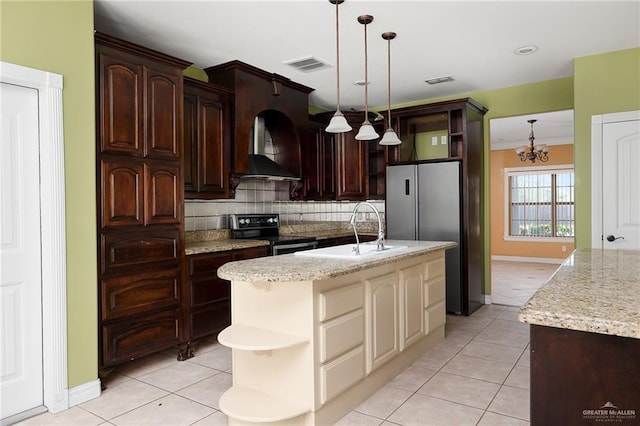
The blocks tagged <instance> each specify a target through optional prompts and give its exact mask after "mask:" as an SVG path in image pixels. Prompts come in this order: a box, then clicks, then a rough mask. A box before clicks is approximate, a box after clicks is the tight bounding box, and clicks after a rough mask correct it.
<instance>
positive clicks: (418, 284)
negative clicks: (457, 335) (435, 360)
mask: <svg viewBox="0 0 640 426" xmlns="http://www.w3.org/2000/svg"><path fill="white" fill-rule="evenodd" d="M416 244H417V245H420V244H419V243H416ZM443 247H444V248H448V247H450V246H446V245H445V246H443ZM443 247H438V249H433V248H432V249H430V250H424V248H423V250H418V251H417V254H416V252H415V251H412V250H408V251H407V252H406V253H404V254H401V255H399V256H395V257H394V258H392V259H389V258H387V259H379V260H378V261H376V262H373V263H370V264H368V265H366V264H363V263H351V262H349V261H327V260H323V259H308V258H307V259H304V260H303V259H300V257H298V256H293V255H291V256H290V257H287V256H279V257H277V258H262V259H256V260H253V261H243V262H233V263H231V264H227V265H225V267H226V266H231V265H233V266H232V267H233V268H236V269H235V270H237V271H245V274H244V275H242V276H241V277H242V278H245V279H244V280H242V281H240V280H234V279H233V278H234V276H233V274H227V273H226V272H225V271H224V268H225V267H223V270H222V274H221V275H225V276H224V277H227V278H231V279H232V296H231V299H232V306H233V308H232V325H231V326H230V327H228V328H227V329H225V330H224V331H223V332H221V333H220V335H219V336H218V340H219V341H220V343H221V344H223V345H226V346H228V347H231V348H232V349H233V355H232V360H233V386H232V387H231V389H229V390H228V391H227V392H226V393H225V394H224V395H223V396H222V397H221V398H220V402H219V406H220V409H221V410H222V411H223V412H224V413H225V414H226V415H227V416H228V417H229V424H230V425H234V424H257V423H260V424H265V423H267V424H268V423H274V424H276V423H277V424H296V425H300V424H306V425H316V424H317V425H324V424H333V423H335V422H336V421H338V420H339V419H340V418H342V417H344V416H345V415H346V414H348V413H349V412H350V411H351V410H353V409H354V408H355V407H356V406H357V405H358V404H360V403H361V402H362V401H364V400H365V399H367V398H368V397H369V396H370V395H372V394H373V393H375V392H376V391H377V390H378V389H380V388H381V387H383V386H384V385H385V384H386V383H388V382H389V381H390V380H391V379H393V377H395V376H396V375H397V374H399V373H400V372H402V371H403V370H404V369H405V368H407V367H408V366H410V365H411V364H412V363H413V362H415V360H417V359H418V358H420V357H421V356H422V355H423V354H424V352H425V351H426V350H427V349H429V348H430V347H433V346H435V345H436V344H437V343H439V342H440V341H442V340H443V339H444V324H445V319H446V314H445V300H444V298H445V297H444V294H445V277H444V271H445V267H444V248H443ZM288 260H290V261H292V262H293V261H295V264H296V267H297V268H300V270H301V271H305V272H304V273H302V274H301V275H300V277H301V278H304V279H302V280H299V281H281V282H272V281H266V280H263V281H259V280H258V279H256V280H255V281H250V280H248V279H246V278H247V276H246V271H249V270H260V271H265V270H266V271H268V270H269V268H270V267H273V266H274V265H272V264H273V263H274V262H278V263H280V264H281V265H280V267H282V268H284V269H286V266H287V264H286V263H287V261H288ZM247 262H251V263H247ZM318 265H321V266H322V268H324V267H325V266H326V267H327V268H329V270H330V271H333V272H329V273H325V272H322V273H320V272H318V273H315V272H309V271H310V270H312V269H313V268H316V269H317V268H318ZM345 265H348V266H349V267H348V268H346V269H344V267H345ZM332 266H336V269H331V267H332ZM254 268H255V269H254ZM340 268H343V269H340ZM338 269H340V270H341V271H346V272H347V273H345V272H342V273H340V272H335V271H336V270H338ZM351 270H353V272H350V271H351ZM255 276H256V278H260V277H262V278H264V274H259V273H257V272H256V273H255ZM248 278H251V277H250V276H249V277H248Z"/></svg>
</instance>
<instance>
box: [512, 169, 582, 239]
mask: <svg viewBox="0 0 640 426" xmlns="http://www.w3.org/2000/svg"><path fill="white" fill-rule="evenodd" d="M505 172H506V173H505V176H506V187H507V189H508V190H507V191H506V193H507V194H508V195H509V196H508V201H507V203H508V205H507V209H508V215H506V217H507V218H508V224H506V226H505V231H507V230H508V233H507V234H506V235H508V236H512V237H533V238H573V236H574V228H575V222H574V204H573V193H574V191H573V187H574V177H573V168H569V167H563V168H554V169H549V168H545V169H534V170H531V169H527V170H522V169H506V170H505Z"/></svg>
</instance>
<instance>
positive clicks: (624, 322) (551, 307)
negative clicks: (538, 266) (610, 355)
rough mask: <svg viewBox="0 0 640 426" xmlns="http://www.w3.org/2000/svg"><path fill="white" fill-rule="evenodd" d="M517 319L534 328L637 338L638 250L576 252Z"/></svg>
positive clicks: (639, 298)
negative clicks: (545, 327) (563, 329)
mask: <svg viewBox="0 0 640 426" xmlns="http://www.w3.org/2000/svg"><path fill="white" fill-rule="evenodd" d="M518 318H519V320H520V321H522V322H525V323H528V324H532V325H542V326H549V327H557V328H565V329H570V330H577V331H586V332H590V333H600V334H609V335H615V336H622V337H631V338H634V339H640V251H635V250H596V249H579V250H576V251H574V252H573V254H572V255H571V256H569V258H567V260H566V261H565V262H564V263H563V264H562V266H561V267H560V268H559V269H558V270H557V271H556V272H555V274H554V275H553V276H552V277H551V278H550V279H549V281H547V282H546V283H545V284H544V285H543V286H542V287H541V288H540V289H539V290H538V291H537V292H536V293H535V294H534V295H533V296H532V297H531V299H529V301H528V302H527V303H526V304H525V305H524V306H523V307H522V308H521V309H520V314H519V317H518Z"/></svg>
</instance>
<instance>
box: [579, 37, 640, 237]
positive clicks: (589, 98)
mask: <svg viewBox="0 0 640 426" xmlns="http://www.w3.org/2000/svg"><path fill="white" fill-rule="evenodd" d="M573 72H574V91H575V100H574V104H575V107H574V110H575V111H574V116H575V125H574V126H575V127H574V128H575V145H574V150H575V151H574V158H575V176H576V193H575V197H576V198H575V201H576V206H580V208H579V209H576V247H577V248H589V247H591V116H592V115H594V114H604V113H612V112H623V111H635V110H640V48H637V49H628V50H620V51H616V52H609V53H605V54H602V55H596V56H586V57H583V58H576V59H575V60H574V62H573Z"/></svg>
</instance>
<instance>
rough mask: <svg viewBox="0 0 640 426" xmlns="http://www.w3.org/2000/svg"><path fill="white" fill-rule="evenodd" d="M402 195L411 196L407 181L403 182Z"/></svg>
mask: <svg viewBox="0 0 640 426" xmlns="http://www.w3.org/2000/svg"><path fill="white" fill-rule="evenodd" d="M404 194H405V195H411V194H410V192H409V179H405V180H404Z"/></svg>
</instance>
